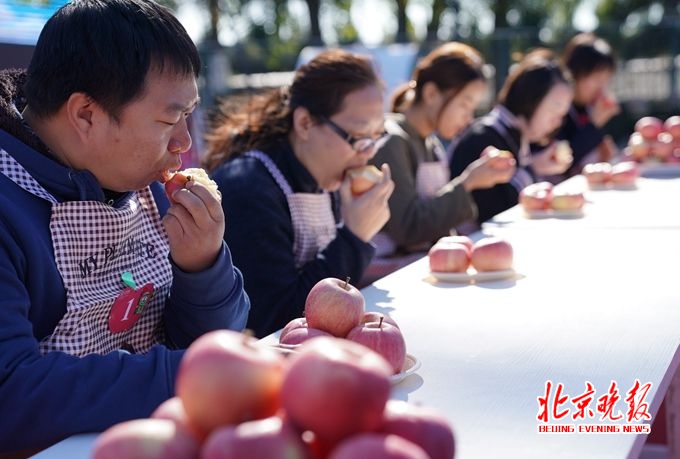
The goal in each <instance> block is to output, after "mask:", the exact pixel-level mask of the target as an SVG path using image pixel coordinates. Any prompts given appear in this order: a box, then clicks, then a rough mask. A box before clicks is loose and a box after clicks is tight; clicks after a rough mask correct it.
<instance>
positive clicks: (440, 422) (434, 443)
mask: <svg viewBox="0 0 680 459" xmlns="http://www.w3.org/2000/svg"><path fill="white" fill-rule="evenodd" d="M380 432H382V433H386V434H394V435H398V436H400V437H402V438H405V439H407V440H409V441H411V442H413V443H415V444H416V445H418V446H420V447H421V448H423V450H425V452H426V453H427V454H428V455H429V457H430V458H431V459H451V458H453V456H454V453H455V441H454V435H453V429H452V428H451V425H450V424H449V422H448V421H447V420H446V418H444V416H442V415H441V414H440V413H438V412H437V411H434V410H433V409H430V408H426V407H423V406H418V405H414V404H412V403H407V402H405V401H402V400H389V401H388V402H387V406H385V415H384V422H383V426H382V428H381V429H380Z"/></svg>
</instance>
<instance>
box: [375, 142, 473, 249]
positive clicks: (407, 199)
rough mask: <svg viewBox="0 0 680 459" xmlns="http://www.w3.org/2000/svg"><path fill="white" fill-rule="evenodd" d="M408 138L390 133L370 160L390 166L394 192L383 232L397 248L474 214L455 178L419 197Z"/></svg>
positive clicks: (436, 234)
mask: <svg viewBox="0 0 680 459" xmlns="http://www.w3.org/2000/svg"><path fill="white" fill-rule="evenodd" d="M413 155H414V152H413V151H411V148H410V145H409V143H408V141H407V140H406V139H404V138H402V137H400V136H397V135H393V136H391V137H390V138H389V140H388V141H387V143H385V145H384V146H383V147H381V149H380V150H379V151H378V152H377V153H376V155H375V157H374V158H373V159H372V160H371V162H372V163H373V164H375V165H376V166H378V167H380V165H382V164H383V163H387V164H389V166H390V171H391V173H392V180H393V181H394V185H395V187H394V192H393V193H392V196H390V199H389V206H390V220H389V221H388V222H387V224H386V225H385V228H384V229H383V231H385V232H386V233H387V234H388V235H389V236H390V237H391V238H392V240H393V241H394V242H395V243H396V244H397V246H399V247H408V246H414V245H417V244H423V243H429V242H433V241H435V240H437V239H438V238H440V237H441V236H445V235H448V234H449V232H450V230H451V229H452V228H454V227H456V226H458V225H460V224H461V223H463V222H465V221H467V220H469V219H472V218H474V217H475V216H476V208H475V204H474V202H473V201H472V197H471V196H470V195H469V194H468V192H467V191H465V189H464V188H463V186H462V184H461V183H460V180H458V179H457V178H454V180H452V181H451V182H449V183H448V184H447V185H445V186H444V187H443V188H442V189H441V190H439V193H438V194H437V195H436V196H434V197H431V198H421V197H420V196H419V195H418V192H417V189H416V180H415V170H416V167H417V164H416V161H415V159H414V158H413Z"/></svg>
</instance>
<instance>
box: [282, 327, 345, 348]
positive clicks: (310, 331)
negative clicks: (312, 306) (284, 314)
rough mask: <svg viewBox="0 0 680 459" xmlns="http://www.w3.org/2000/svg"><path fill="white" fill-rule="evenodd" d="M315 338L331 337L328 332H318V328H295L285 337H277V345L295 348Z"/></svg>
mask: <svg viewBox="0 0 680 459" xmlns="http://www.w3.org/2000/svg"><path fill="white" fill-rule="evenodd" d="M317 336H333V335H331V334H330V333H328V332H325V331H323V330H319V329H318V328H311V327H297V328H294V329H292V330H290V331H288V333H286V334H285V335H281V336H280V337H279V343H280V344H284V345H286V346H295V345H298V344H302V343H303V342H305V341H307V340H308V339H312V338H316V337H317Z"/></svg>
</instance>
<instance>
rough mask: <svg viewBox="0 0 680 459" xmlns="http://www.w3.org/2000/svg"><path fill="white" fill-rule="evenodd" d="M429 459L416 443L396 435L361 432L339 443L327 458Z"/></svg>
mask: <svg viewBox="0 0 680 459" xmlns="http://www.w3.org/2000/svg"><path fill="white" fill-rule="evenodd" d="M359 458H361V459H369V458H371V459H429V456H428V455H427V453H426V452H425V451H424V450H423V449H422V448H421V447H420V446H418V445H416V444H415V443H413V442H410V441H408V440H407V439H405V438H402V437H399V436H397V435H386V434H380V433H362V434H359V435H355V436H353V437H351V438H348V439H347V440H345V441H343V442H342V443H340V444H339V445H338V446H337V447H336V448H335V449H334V450H333V451H332V452H331V454H330V456H328V459H359Z"/></svg>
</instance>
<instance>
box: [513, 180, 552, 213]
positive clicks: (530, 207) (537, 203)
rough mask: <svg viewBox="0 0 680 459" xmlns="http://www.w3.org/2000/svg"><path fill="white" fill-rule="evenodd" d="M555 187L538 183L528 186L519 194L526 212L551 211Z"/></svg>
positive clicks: (550, 184)
mask: <svg viewBox="0 0 680 459" xmlns="http://www.w3.org/2000/svg"><path fill="white" fill-rule="evenodd" d="M552 193H553V185H552V183H550V182H536V183H532V184H531V185H527V186H525V187H524V188H522V190H521V191H520V192H519V198H518V200H519V204H520V205H521V206H522V207H523V208H524V210H525V211H528V212H530V211H534V210H547V209H550V201H552Z"/></svg>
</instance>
